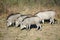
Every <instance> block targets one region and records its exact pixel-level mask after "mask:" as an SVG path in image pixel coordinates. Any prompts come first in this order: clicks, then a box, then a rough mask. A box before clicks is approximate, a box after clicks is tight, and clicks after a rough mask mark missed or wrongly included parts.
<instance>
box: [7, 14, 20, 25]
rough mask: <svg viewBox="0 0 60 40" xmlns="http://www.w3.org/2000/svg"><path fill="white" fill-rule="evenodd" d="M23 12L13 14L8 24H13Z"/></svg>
mask: <svg viewBox="0 0 60 40" xmlns="http://www.w3.org/2000/svg"><path fill="white" fill-rule="evenodd" d="M19 16H21V14H16V15H12V16H10V17H9V18H8V19H7V26H10V25H12V24H13V23H14V22H15V20H16V19H17V18H18V17H19Z"/></svg>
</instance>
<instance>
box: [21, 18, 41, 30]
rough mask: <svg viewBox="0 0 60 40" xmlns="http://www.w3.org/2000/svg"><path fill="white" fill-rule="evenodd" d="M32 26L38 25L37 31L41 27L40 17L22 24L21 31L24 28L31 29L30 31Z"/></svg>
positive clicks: (29, 19)
mask: <svg viewBox="0 0 60 40" xmlns="http://www.w3.org/2000/svg"><path fill="white" fill-rule="evenodd" d="M31 24H36V25H37V29H38V28H39V27H40V28H41V25H40V18H39V17H30V18H26V19H25V20H24V21H23V22H22V23H21V29H23V28H27V29H28V27H29V30H30V26H31Z"/></svg>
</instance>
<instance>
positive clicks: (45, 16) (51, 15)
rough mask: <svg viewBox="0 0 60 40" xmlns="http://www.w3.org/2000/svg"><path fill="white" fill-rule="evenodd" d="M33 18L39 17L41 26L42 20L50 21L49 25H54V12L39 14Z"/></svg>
mask: <svg viewBox="0 0 60 40" xmlns="http://www.w3.org/2000/svg"><path fill="white" fill-rule="evenodd" d="M35 16H37V17H40V19H41V21H42V22H43V24H44V20H48V19H50V24H51V23H54V18H55V11H44V12H39V13H37V14H36V15H35Z"/></svg>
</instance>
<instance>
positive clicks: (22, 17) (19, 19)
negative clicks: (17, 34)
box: [15, 16, 27, 27]
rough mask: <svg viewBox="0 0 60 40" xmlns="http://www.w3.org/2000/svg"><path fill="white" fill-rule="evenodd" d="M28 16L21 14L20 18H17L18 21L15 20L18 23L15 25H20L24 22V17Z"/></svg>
mask: <svg viewBox="0 0 60 40" xmlns="http://www.w3.org/2000/svg"><path fill="white" fill-rule="evenodd" d="M26 17H27V16H20V17H19V18H18V19H16V21H15V23H16V25H15V26H16V27H17V26H18V25H20V24H21V23H22V21H23V19H24V18H26Z"/></svg>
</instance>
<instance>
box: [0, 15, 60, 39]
mask: <svg viewBox="0 0 60 40" xmlns="http://www.w3.org/2000/svg"><path fill="white" fill-rule="evenodd" d="M0 40H60V19H58V21H57V23H56V24H52V25H51V24H49V23H45V24H42V30H38V31H36V29H35V28H32V29H31V30H30V31H27V30H25V29H24V30H21V29H20V27H17V28H16V27H9V28H7V26H6V16H4V15H3V16H0Z"/></svg>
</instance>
